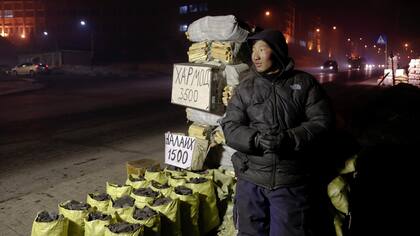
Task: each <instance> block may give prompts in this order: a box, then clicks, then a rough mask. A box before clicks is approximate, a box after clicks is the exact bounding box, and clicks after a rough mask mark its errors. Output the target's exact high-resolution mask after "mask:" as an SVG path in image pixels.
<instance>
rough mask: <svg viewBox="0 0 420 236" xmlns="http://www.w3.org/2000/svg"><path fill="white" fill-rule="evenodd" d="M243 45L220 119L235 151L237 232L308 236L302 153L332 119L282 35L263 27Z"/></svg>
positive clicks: (307, 159)
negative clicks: (245, 54)
mask: <svg viewBox="0 0 420 236" xmlns="http://www.w3.org/2000/svg"><path fill="white" fill-rule="evenodd" d="M248 43H249V44H250V45H252V62H253V66H252V69H251V70H250V72H249V73H248V74H247V75H246V76H245V78H243V80H242V81H241V83H240V84H239V86H238V87H237V88H236V90H235V92H234V96H233V97H232V99H231V100H230V102H229V104H228V107H227V111H226V116H225V117H224V118H223V120H222V128H223V131H224V134H225V137H226V141H227V144H228V145H229V146H231V147H232V148H235V149H236V150H237V152H236V153H235V154H234V155H233V156H232V162H233V166H234V168H235V174H236V176H237V178H238V182H237V187H236V196H235V210H234V220H235V224H236V227H237V229H238V231H239V234H238V235H252V236H257V235H270V236H274V235H275V236H289V235H290V236H292V235H293V236H295V235H299V236H300V235H314V232H313V231H314V230H313V228H312V226H311V225H312V224H311V215H312V214H311V209H312V208H311V198H310V197H309V196H310V191H309V184H308V183H309V178H310V173H311V172H310V166H311V165H312V164H311V161H313V159H315V156H311V155H310V153H309V151H310V150H311V147H312V146H313V144H314V143H315V141H316V140H317V139H318V138H320V137H322V136H323V135H324V134H326V133H327V132H328V131H329V130H330V129H331V128H332V127H333V126H334V115H333V113H332V111H331V109H330V104H329V102H328V99H327V97H326V95H325V93H324V91H323V90H322V88H321V86H320V85H319V84H318V83H317V81H316V80H315V79H314V78H313V77H312V76H311V75H309V74H307V73H305V72H301V71H297V70H294V69H293V67H294V62H293V60H292V59H291V58H290V57H289V56H288V47H287V44H286V40H285V38H284V36H283V34H282V33H281V32H279V31H275V30H264V31H261V32H259V33H257V34H255V35H254V36H252V37H250V38H249V41H248ZM311 159H312V160H311Z"/></svg>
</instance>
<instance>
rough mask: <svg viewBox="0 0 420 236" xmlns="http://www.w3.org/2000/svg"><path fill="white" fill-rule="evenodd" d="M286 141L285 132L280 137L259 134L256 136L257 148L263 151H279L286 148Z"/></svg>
mask: <svg viewBox="0 0 420 236" xmlns="http://www.w3.org/2000/svg"><path fill="white" fill-rule="evenodd" d="M286 139H287V137H286V136H285V133H284V132H282V133H280V134H278V135H271V134H260V133H258V134H257V135H256V136H255V147H256V148H257V149H260V150H263V151H278V150H280V149H281V148H283V147H285V146H286V143H287V140H286Z"/></svg>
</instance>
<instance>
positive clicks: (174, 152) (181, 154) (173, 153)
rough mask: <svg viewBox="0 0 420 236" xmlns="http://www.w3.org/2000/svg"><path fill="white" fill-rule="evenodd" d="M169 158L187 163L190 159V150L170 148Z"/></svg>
mask: <svg viewBox="0 0 420 236" xmlns="http://www.w3.org/2000/svg"><path fill="white" fill-rule="evenodd" d="M168 159H169V160H171V161H176V162H178V163H182V164H185V163H187V161H188V152H187V151H183V150H180V149H169V151H168Z"/></svg>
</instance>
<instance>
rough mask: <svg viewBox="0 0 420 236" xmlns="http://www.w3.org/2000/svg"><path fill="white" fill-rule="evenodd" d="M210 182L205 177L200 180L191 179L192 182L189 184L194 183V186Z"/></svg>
mask: <svg viewBox="0 0 420 236" xmlns="http://www.w3.org/2000/svg"><path fill="white" fill-rule="evenodd" d="M207 181H209V180H208V179H206V178H203V177H199V178H190V180H189V181H188V183H193V184H202V183H205V182H207Z"/></svg>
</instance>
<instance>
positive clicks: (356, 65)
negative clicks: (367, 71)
mask: <svg viewBox="0 0 420 236" xmlns="http://www.w3.org/2000/svg"><path fill="white" fill-rule="evenodd" d="M348 63H349V64H348V69H349V70H361V69H364V68H365V64H366V63H365V60H364V59H363V58H362V57H351V58H349V59H348Z"/></svg>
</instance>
